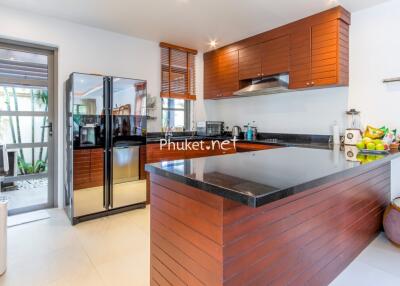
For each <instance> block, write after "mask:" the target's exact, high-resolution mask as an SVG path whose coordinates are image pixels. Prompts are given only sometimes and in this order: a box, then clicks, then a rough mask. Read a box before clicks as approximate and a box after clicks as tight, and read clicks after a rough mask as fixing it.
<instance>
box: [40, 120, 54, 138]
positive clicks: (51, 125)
mask: <svg viewBox="0 0 400 286" xmlns="http://www.w3.org/2000/svg"><path fill="white" fill-rule="evenodd" d="M40 128H49V135H50V136H52V135H53V123H52V122H49V124H48V125H43V126H40Z"/></svg>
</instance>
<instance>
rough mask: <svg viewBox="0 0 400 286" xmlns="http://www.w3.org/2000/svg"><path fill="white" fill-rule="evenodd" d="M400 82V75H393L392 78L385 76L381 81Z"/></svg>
mask: <svg viewBox="0 0 400 286" xmlns="http://www.w3.org/2000/svg"><path fill="white" fill-rule="evenodd" d="M398 81H399V82H400V77H393V78H386V79H384V80H383V81H382V82H383V83H389V82H398Z"/></svg>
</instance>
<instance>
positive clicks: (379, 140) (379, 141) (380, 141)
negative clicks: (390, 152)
mask: <svg viewBox="0 0 400 286" xmlns="http://www.w3.org/2000/svg"><path fill="white" fill-rule="evenodd" d="M372 143H374V144H375V145H379V144H383V142H382V140H381V139H375V140H373V141H372Z"/></svg>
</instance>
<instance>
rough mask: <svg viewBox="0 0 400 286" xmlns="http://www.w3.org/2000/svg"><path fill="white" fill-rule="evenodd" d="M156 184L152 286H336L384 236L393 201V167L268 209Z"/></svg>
mask: <svg viewBox="0 0 400 286" xmlns="http://www.w3.org/2000/svg"><path fill="white" fill-rule="evenodd" d="M226 179H227V178H225V180H226ZM232 179H233V180H234V178H232ZM151 181H152V182H151V190H152V193H151V195H152V201H153V202H154V203H153V206H152V213H151V217H152V218H151V224H152V227H151V267H152V272H151V273H152V274H151V275H152V277H151V279H152V280H151V281H152V285H157V284H156V283H161V284H160V285H230V286H234V285H240V286H246V285H251V286H256V285H260V286H261V285H276V286H280V285H296V286H298V285H300V286H301V285H318V286H321V285H328V284H329V283H330V281H332V280H333V279H334V278H335V277H336V276H337V275H338V274H339V273H340V272H341V271H342V270H343V269H344V268H345V267H346V266H347V265H348V264H349V263H350V262H351V261H352V259H354V257H356V255H357V254H359V253H360V252H361V251H362V249H363V248H365V247H366V245H368V243H369V242H370V241H371V240H372V239H373V238H374V237H375V236H376V235H377V234H378V232H379V231H380V229H381V221H382V213H383V211H384V208H385V206H386V205H387V204H388V202H389V200H390V164H388V163H386V164H383V165H380V166H377V167H373V168H370V169H365V170H361V171H359V172H354V173H352V174H351V175H349V176H348V177H346V178H343V179H341V180H339V181H331V182H327V183H326V184H324V185H321V186H318V187H315V188H313V189H310V190H307V191H304V192H302V193H299V194H297V195H293V196H291V197H288V198H286V199H283V200H279V201H276V202H273V203H271V204H267V205H264V206H262V207H260V208H250V207H248V206H245V205H241V204H239V203H237V202H233V201H230V200H226V199H223V198H221V197H218V196H216V195H213V194H210V193H206V192H204V191H201V190H198V189H196V188H193V187H188V186H186V185H184V184H181V183H178V182H176V181H172V180H170V179H167V178H164V177H160V176H157V175H154V174H151ZM201 194H204V195H205V196H206V197H208V198H206V199H204V198H203V199H201V198H202V197H201ZM210 220H216V221H217V222H216V223H214V224H213V223H211V221H210ZM210 223H211V224H213V225H214V226H216V225H219V227H217V228H209V226H210V225H211V224H210ZM210 233H211V235H210ZM160 276H161V277H160ZM153 281H154V282H153ZM182 283H183V284H182Z"/></svg>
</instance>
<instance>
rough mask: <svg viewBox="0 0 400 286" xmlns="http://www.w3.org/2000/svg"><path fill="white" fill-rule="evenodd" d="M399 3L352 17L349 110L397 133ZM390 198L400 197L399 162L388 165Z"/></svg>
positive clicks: (399, 114) (366, 121)
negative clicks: (394, 80)
mask: <svg viewBox="0 0 400 286" xmlns="http://www.w3.org/2000/svg"><path fill="white" fill-rule="evenodd" d="M399 28H400V1H397V0H393V1H390V2H387V3H384V4H381V5H378V6H374V7H372V8H369V9H365V10H362V11H360V12H357V13H353V14H352V24H351V28H350V88H349V91H350V95H349V107H354V108H357V109H359V110H361V112H362V121H363V123H364V124H372V125H374V126H381V125H387V126H389V127H390V128H397V129H398V130H399V132H400V112H399V107H400V82H397V83H391V84H383V83H382V80H383V79H384V78H391V77H400V37H399ZM391 183H392V186H391V190H392V197H395V196H400V159H397V160H394V161H392V182H391Z"/></svg>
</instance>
